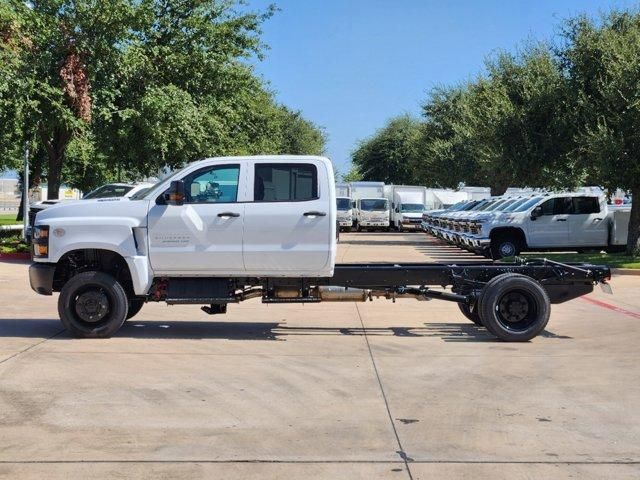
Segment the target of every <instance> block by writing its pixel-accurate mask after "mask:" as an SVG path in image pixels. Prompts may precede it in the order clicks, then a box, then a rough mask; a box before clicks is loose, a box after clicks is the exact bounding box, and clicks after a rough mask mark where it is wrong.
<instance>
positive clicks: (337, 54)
mask: <svg viewBox="0 0 640 480" xmlns="http://www.w3.org/2000/svg"><path fill="white" fill-rule="evenodd" d="M247 2H248V6H249V7H250V8H251V9H254V10H263V9H265V8H266V6H267V5H269V4H271V3H276V5H277V6H278V7H279V8H280V11H279V12H278V13H276V14H275V15H274V16H273V17H272V18H271V19H269V20H268V21H267V22H266V23H265V24H264V25H263V36H262V38H263V40H264V42H265V43H266V44H268V45H269V50H267V51H266V58H265V59H264V60H263V61H261V62H258V63H256V71H257V72H258V73H259V74H261V75H262V76H263V77H264V78H265V80H267V81H268V82H269V83H270V86H271V88H272V89H273V90H274V91H275V92H276V94H277V98H278V100H279V101H280V102H282V103H284V104H285V105H287V106H289V107H291V108H293V109H296V110H301V111H302V112H303V114H304V116H305V117H306V118H308V119H310V120H312V121H313V122H315V123H316V124H318V125H320V126H322V127H324V129H325V131H326V133H327V135H328V137H329V141H328V144H327V152H326V153H327V155H328V156H329V157H330V158H331V159H332V160H333V161H334V163H335V164H336V166H337V168H338V170H339V172H340V173H343V174H344V173H346V172H347V171H348V170H349V165H350V154H351V152H352V151H353V150H354V148H355V147H356V146H357V144H358V141H360V140H362V139H365V138H366V137H368V136H370V135H372V134H373V133H374V132H375V131H376V130H377V129H379V128H381V127H382V126H384V123H385V121H386V120H387V119H389V118H390V117H393V116H396V115H399V114H403V113H409V114H413V115H416V116H417V115H420V113H421V109H420V105H421V104H422V103H423V102H424V100H425V99H426V98H427V94H428V92H429V90H430V89H432V88H433V87H436V86H439V85H452V84H456V83H459V82H461V81H465V80H467V79H469V78H472V77H474V76H475V75H477V74H478V73H479V72H481V71H482V66H483V62H484V60H485V59H486V58H487V57H488V56H490V55H491V54H492V53H494V52H496V51H498V50H501V49H503V50H509V51H513V50H515V49H516V48H517V46H518V45H519V44H522V42H524V41H526V40H531V39H532V40H548V39H550V40H553V38H554V37H557V34H558V33H559V31H560V27H561V23H562V21H563V19H566V18H568V17H571V16H574V15H577V14H580V13H586V14H587V15H591V16H597V15H598V14H599V12H606V11H608V10H610V9H611V8H612V7H614V8H630V7H637V6H638V5H639V3H638V1H625V0H616V1H609V2H606V1H598V0H554V1H550V0H535V1H532V0H527V1H523V0H508V1H506V0H502V1H496V0H476V1H471V0H464V1H463V0H449V1H442V0H440V1H431V0H395V1H393V0H247Z"/></svg>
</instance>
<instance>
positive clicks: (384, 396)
mask: <svg viewBox="0 0 640 480" xmlns="http://www.w3.org/2000/svg"><path fill="white" fill-rule="evenodd" d="M355 306H356V312H357V313H358V318H359V319H360V325H362V332H363V334H364V340H365V342H366V344H367V350H369V358H371V363H372V364H373V371H374V372H375V374H376V379H377V380H378V385H379V386H380V392H381V393H382V399H383V400H384V405H385V407H386V409H387V415H388V416H389V422H390V423H391V428H392V430H393V434H394V435H395V437H396V442H397V443H398V450H396V453H397V454H398V455H399V456H400V458H401V459H402V461H403V462H404V466H405V468H406V469H407V475H409V480H413V474H412V473H411V469H410V468H409V462H412V461H413V459H412V458H411V457H409V456H408V455H407V454H406V452H405V451H404V448H403V446H402V441H401V440H400V435H398V430H397V429H396V425H395V422H394V421H393V415H392V414H391V408H390V407H389V401H388V400H387V394H386V393H385V391H384V386H383V385H382V379H381V378H380V372H378V366H377V365H376V361H375V359H374V358H373V351H372V350H371V344H370V343H369V336H368V335H367V328H366V327H365V326H364V320H363V319H362V315H361V314H360V309H359V308H358V304H357V303H356V304H355Z"/></svg>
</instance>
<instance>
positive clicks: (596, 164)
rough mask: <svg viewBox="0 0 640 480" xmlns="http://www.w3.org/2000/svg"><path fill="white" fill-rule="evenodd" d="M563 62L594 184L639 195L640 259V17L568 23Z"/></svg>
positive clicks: (631, 244)
mask: <svg viewBox="0 0 640 480" xmlns="http://www.w3.org/2000/svg"><path fill="white" fill-rule="evenodd" d="M565 38H566V40H567V44H568V46H567V48H566V49H565V50H564V51H563V52H562V54H561V55H562V59H563V60H564V65H565V67H566V69H567V76H568V79H569V84H570V86H571V91H572V92H574V98H573V104H574V105H575V108H576V111H577V116H578V124H579V130H578V134H577V137H576V151H575V153H576V157H577V160H578V162H579V165H580V167H581V168H582V170H584V171H586V172H587V173H588V175H589V177H590V179H592V180H594V181H595V182H597V183H598V184H600V185H603V186H605V187H607V188H609V189H611V190H613V189H615V188H623V189H625V190H630V191H631V192H632V194H633V200H634V201H633V204H632V210H631V221H630V224H629V238H628V243H627V254H629V255H638V254H640V244H639V239H640V62H639V59H640V14H638V13H637V12H633V13H632V12H613V13H611V14H609V15H607V16H605V17H603V18H602V19H601V20H600V21H598V22H596V21H593V20H590V19H588V18H586V17H578V18H576V19H573V20H571V21H569V22H567V23H566V28H565Z"/></svg>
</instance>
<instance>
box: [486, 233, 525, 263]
mask: <svg viewBox="0 0 640 480" xmlns="http://www.w3.org/2000/svg"><path fill="white" fill-rule="evenodd" d="M519 253H520V242H519V241H518V240H516V239H515V238H513V237H511V236H501V237H498V238H496V239H495V240H491V256H492V257H493V259H494V260H499V259H501V258H509V257H515V256H516V255H518V254H519Z"/></svg>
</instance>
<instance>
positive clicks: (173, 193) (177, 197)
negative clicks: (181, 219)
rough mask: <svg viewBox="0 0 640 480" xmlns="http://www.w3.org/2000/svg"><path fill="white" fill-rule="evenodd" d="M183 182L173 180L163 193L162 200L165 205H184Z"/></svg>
mask: <svg viewBox="0 0 640 480" xmlns="http://www.w3.org/2000/svg"><path fill="white" fill-rule="evenodd" d="M184 198H185V195H184V182H183V181H182V180H173V181H172V182H171V186H170V187H169V190H168V191H167V192H166V193H165V194H164V201H165V202H166V204H167V205H176V206H180V205H184Z"/></svg>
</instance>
